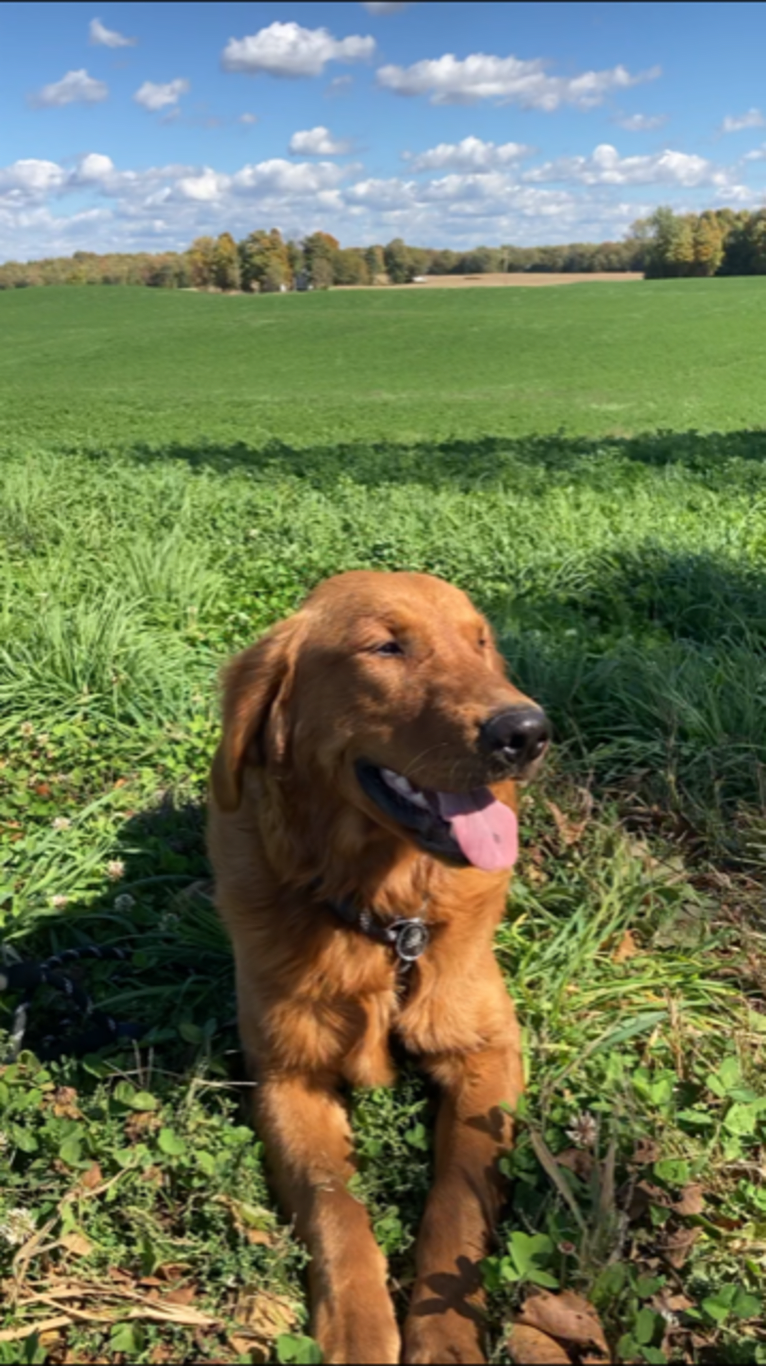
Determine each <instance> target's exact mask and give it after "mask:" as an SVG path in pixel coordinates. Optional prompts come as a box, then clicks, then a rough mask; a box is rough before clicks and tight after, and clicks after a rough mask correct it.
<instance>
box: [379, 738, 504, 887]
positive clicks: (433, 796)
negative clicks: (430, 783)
mask: <svg viewBox="0 0 766 1366" xmlns="http://www.w3.org/2000/svg"><path fill="white" fill-rule="evenodd" d="M356 773H357V777H358V779H359V782H360V784H361V787H362V789H363V791H364V792H365V793H366V795H367V796H368V797H369V798H370V799H371V800H372V801H374V802H375V804H376V806H378V807H380V809H381V811H383V812H384V814H385V815H386V816H388V817H389V819H392V820H395V821H396V822H397V824H398V825H400V826H402V827H403V828H404V829H405V830H406V831H407V833H408V835H409V837H410V839H412V840H413V842H414V843H415V844H417V845H419V846H420V848H421V849H425V850H426V852H427V853H429V854H435V855H436V856H437V857H438V858H441V859H445V860H446V861H447V862H449V863H457V864H462V865H463V866H465V865H469V864H470V865H473V867H475V868H482V869H484V871H485V872H488V873H489V872H498V871H499V870H500V869H502V868H512V867H513V865H514V863H515V862H516V859H517V857H518V852H519V828H518V822H517V820H516V816H515V813H514V812H513V811H511V809H510V807H508V806H505V805H504V804H503V803H502V802H499V801H498V800H497V798H496V797H494V796H493V795H492V793H491V792H490V790H489V788H488V787H477V788H474V789H473V790H472V791H470V792H438V791H436V790H435V789H431V788H426V787H416V786H415V784H414V783H411V782H410V780H409V779H408V778H405V777H404V776H403V775H402V774H401V773H394V771H393V769H390V768H377V767H376V766H375V765H374V764H370V763H367V762H366V761H364V760H360V762H359V763H357V765H356Z"/></svg>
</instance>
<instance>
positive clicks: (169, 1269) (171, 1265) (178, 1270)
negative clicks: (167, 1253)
mask: <svg viewBox="0 0 766 1366" xmlns="http://www.w3.org/2000/svg"><path fill="white" fill-rule="evenodd" d="M187 1270H188V1263H187V1262H163V1264H162V1266H158V1267H157V1275H158V1276H161V1277H162V1280H163V1281H180V1279H181V1277H182V1276H183V1274H184V1272H185V1271H187ZM158 1284H159V1282H158Z"/></svg>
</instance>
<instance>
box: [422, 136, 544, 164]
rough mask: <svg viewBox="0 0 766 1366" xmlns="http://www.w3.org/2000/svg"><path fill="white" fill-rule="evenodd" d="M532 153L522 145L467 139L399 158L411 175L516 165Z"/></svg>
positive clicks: (441, 144)
mask: <svg viewBox="0 0 766 1366" xmlns="http://www.w3.org/2000/svg"><path fill="white" fill-rule="evenodd" d="M532 150H533V149H532V148H531V147H525V146H524V144H523V143H521V142H503V143H500V145H498V144H497V143H494V142H482V140H481V138H475V137H467V138H463V140H462V142H440V143H439V145H438V147H430V148H429V149H428V151H427V152H419V153H418V155H417V156H415V155H413V154H412V153H411V152H404V153H403V154H402V155H403V158H404V160H405V161H406V162H407V163H408V165H409V169H410V170H411V171H443V170H447V169H454V170H460V171H471V170H472V171H479V170H489V169H490V167H492V166H505V165H507V164H508V162H512V161H518V160H519V159H520V158H521V157H524V156H529V155H530V154H531V152H532Z"/></svg>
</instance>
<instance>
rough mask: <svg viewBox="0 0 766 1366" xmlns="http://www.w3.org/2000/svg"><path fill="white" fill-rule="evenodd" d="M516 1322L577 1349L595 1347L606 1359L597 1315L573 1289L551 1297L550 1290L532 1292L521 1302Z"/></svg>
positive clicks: (605, 1344)
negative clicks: (575, 1346)
mask: <svg viewBox="0 0 766 1366" xmlns="http://www.w3.org/2000/svg"><path fill="white" fill-rule="evenodd" d="M518 1322H519V1323H524V1324H527V1325H528V1326H529V1327H530V1328H539V1329H540V1331H541V1332H542V1333H548V1334H549V1335H550V1336H551V1337H554V1338H561V1339H562V1341H564V1342H574V1343H577V1345H578V1346H580V1347H597V1348H598V1349H599V1351H600V1352H603V1353H604V1354H605V1355H606V1356H607V1357H608V1356H609V1348H608V1346H607V1342H606V1338H605V1337H604V1330H603V1328H602V1327H601V1324H600V1322H599V1317H598V1314H597V1313H596V1311H595V1309H594V1308H593V1305H592V1304H588V1301H587V1300H584V1299H583V1298H582V1296H581V1295H575V1293H574V1291H573V1290H562V1291H561V1294H558V1295H554V1294H552V1293H551V1291H550V1290H533V1291H531V1292H530V1293H529V1294H528V1295H527V1298H526V1299H525V1301H524V1305H523V1308H522V1311H521V1313H520V1314H519V1316H518Z"/></svg>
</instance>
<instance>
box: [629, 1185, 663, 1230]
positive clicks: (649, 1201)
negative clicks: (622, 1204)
mask: <svg viewBox="0 0 766 1366" xmlns="http://www.w3.org/2000/svg"><path fill="white" fill-rule="evenodd" d="M629 1194H630V1199H629V1202H628V1207H627V1209H626V1211H625V1212H626V1214H627V1216H628V1219H629V1220H630V1222H631V1223H636V1221H637V1220H639V1219H643V1218H644V1215H645V1214H646V1213H647V1212H648V1209H649V1206H650V1205H660V1206H662V1207H663V1208H666V1207H667V1206H668V1205H669V1203H670V1198H669V1196H668V1194H667V1191H664V1190H663V1189H662V1187H661V1186H655V1185H653V1184H652V1182H651V1181H638V1182H637V1183H636V1185H635V1186H633V1188H632V1189H630V1190H629Z"/></svg>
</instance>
